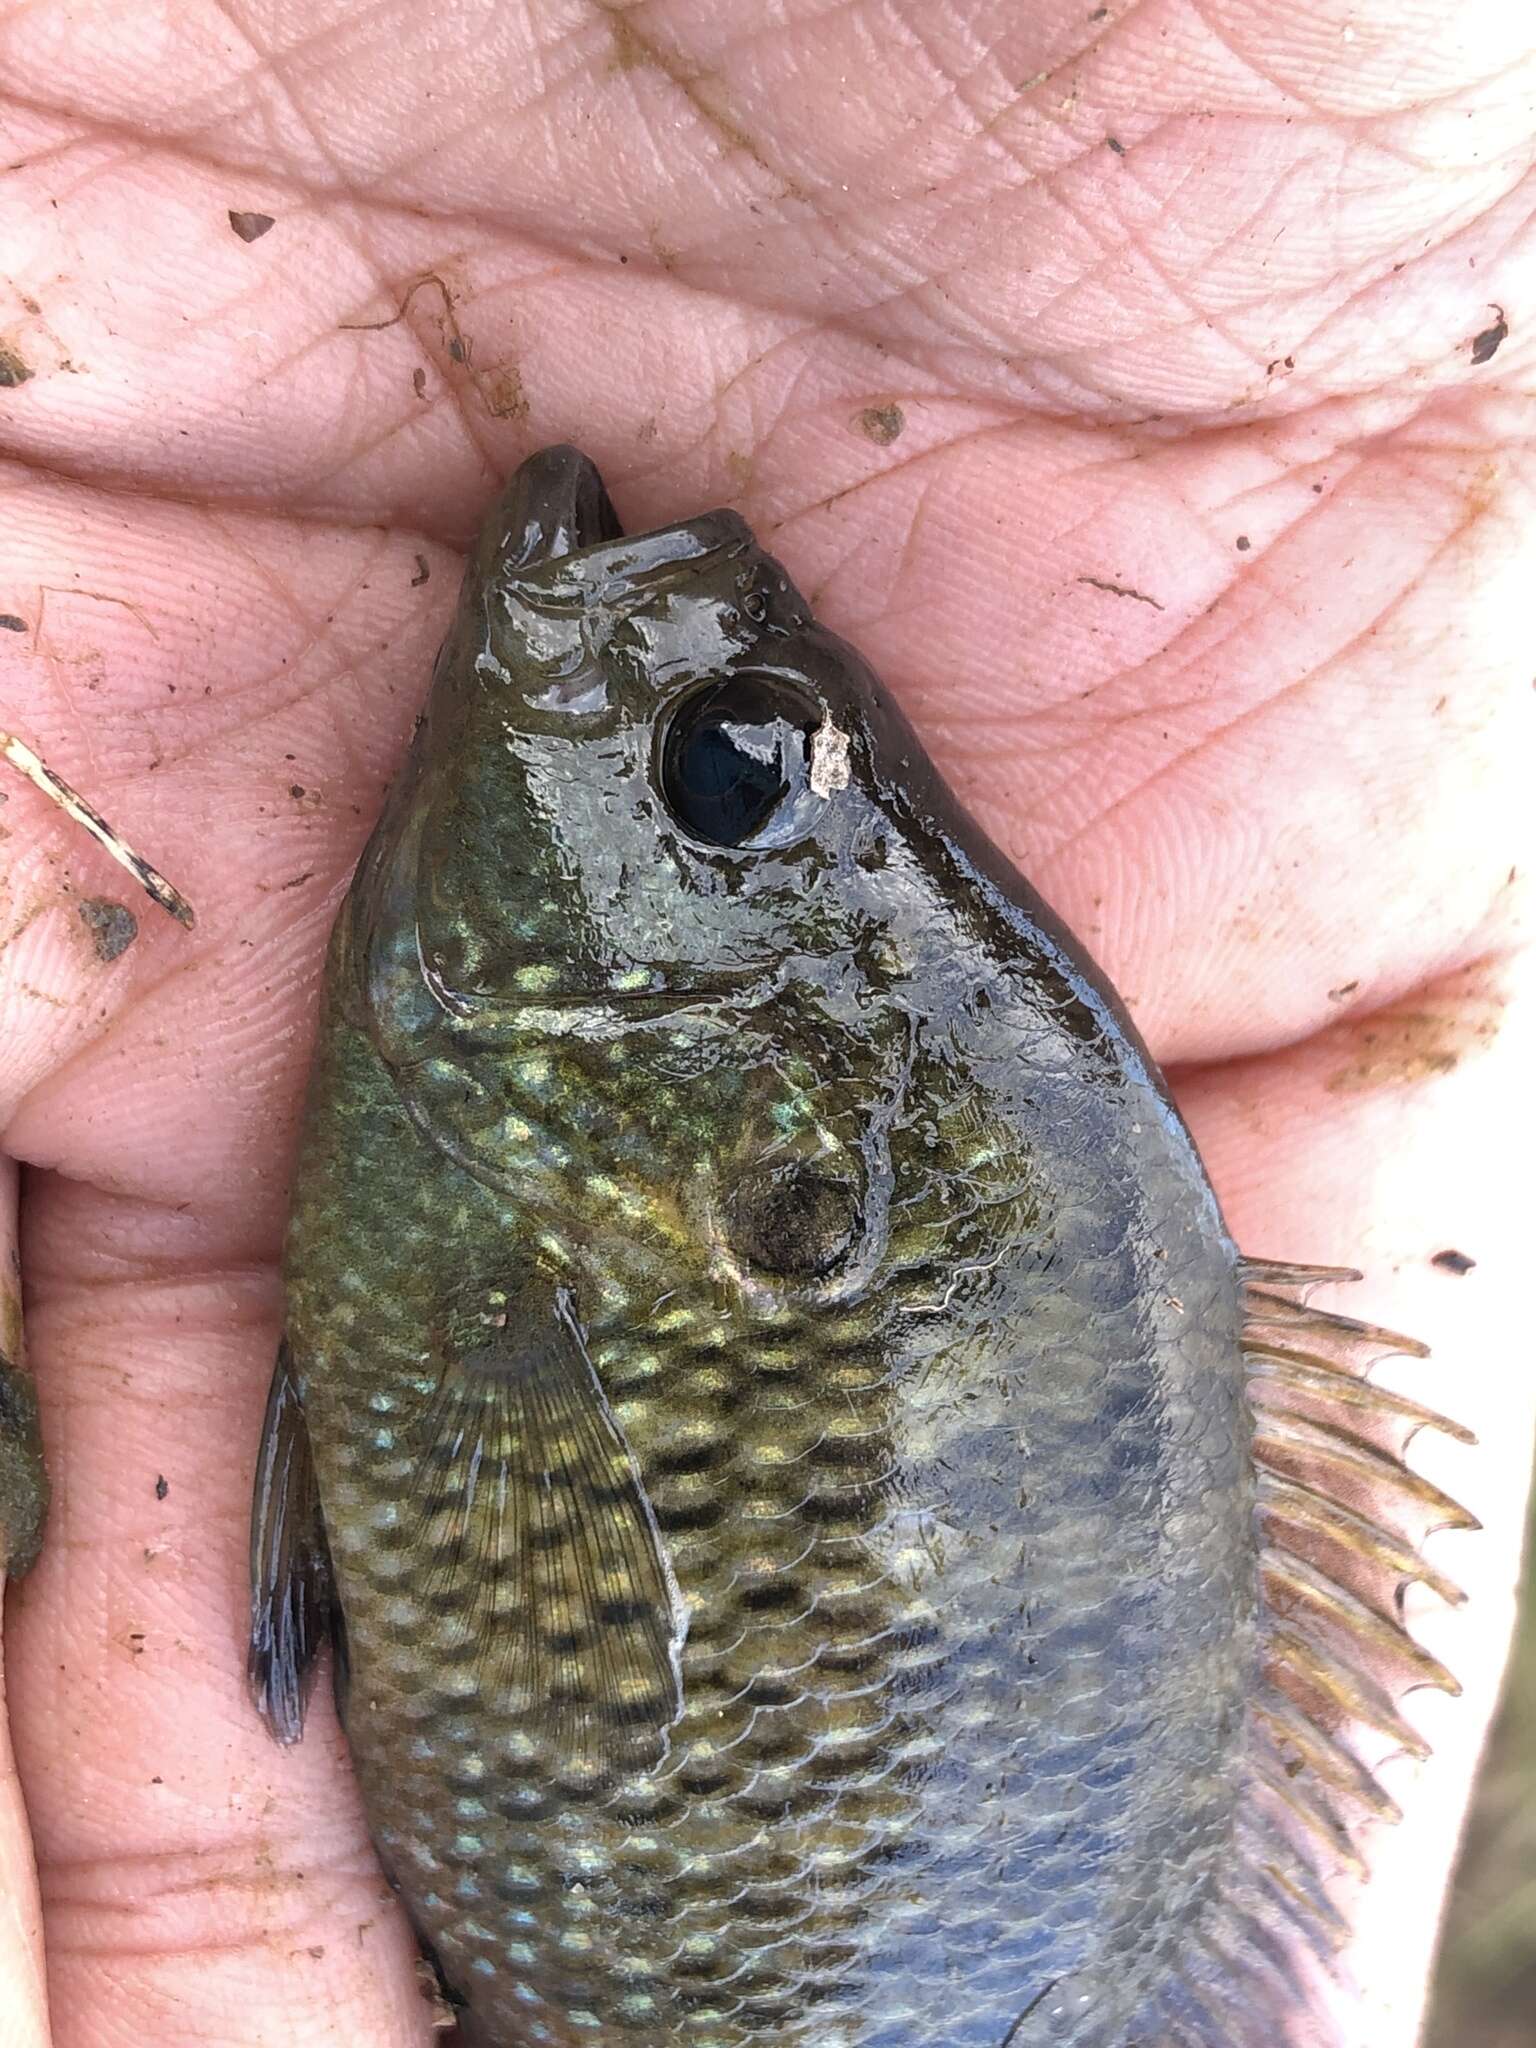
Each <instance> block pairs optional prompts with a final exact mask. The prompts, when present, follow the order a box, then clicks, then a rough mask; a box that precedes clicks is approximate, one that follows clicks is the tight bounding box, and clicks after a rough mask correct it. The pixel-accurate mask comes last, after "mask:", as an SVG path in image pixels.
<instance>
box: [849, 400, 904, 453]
mask: <svg viewBox="0 0 1536 2048" xmlns="http://www.w3.org/2000/svg"><path fill="white" fill-rule="evenodd" d="M853 424H854V426H855V427H856V428H857V429H858V431H859V432H860V433H861V434H862V435H864V437H865V439H866V440H869V441H873V442H874V444H875V446H876V447H877V448H889V447H890V445H891V443H892V442H893V441H894V440H895V439H896V437H897V435H898V434H900V433H901V432H902V431H903V429H904V428H905V426H906V424H907V416H906V414H905V413H904V412H903V411H902V409H901V407H900V406H899V405H866V406H865V407H864V409H863V410H862V411H861V412H856V413H855V414H854V416H853Z"/></svg>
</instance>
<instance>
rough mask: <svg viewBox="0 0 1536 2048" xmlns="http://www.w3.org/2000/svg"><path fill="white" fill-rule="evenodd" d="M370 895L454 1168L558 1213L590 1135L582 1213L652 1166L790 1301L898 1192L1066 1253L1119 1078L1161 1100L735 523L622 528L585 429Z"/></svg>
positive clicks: (777, 573)
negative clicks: (1066, 1227)
mask: <svg viewBox="0 0 1536 2048" xmlns="http://www.w3.org/2000/svg"><path fill="white" fill-rule="evenodd" d="M354 898H355V902H354V906H353V915H352V924H353V928H354V931H355V933H356V935H357V939H358V942H359V953H360V963H359V965H360V972H361V976H362V981H363V985H364V988H365V991H366V1005H367V1009H368V1012H369V1023H370V1029H371V1031H372V1034H373V1036H374V1038H375V1042H376V1043H377V1044H378V1045H379V1047H380V1050H381V1051H382V1052H383V1054H384V1056H385V1058H386V1061H387V1062H388V1064H389V1065H390V1066H391V1067H392V1069H393V1070H394V1072H395V1074H396V1077H397V1081H399V1080H400V1079H401V1077H402V1076H411V1077H414V1078H412V1079H409V1080H408V1081H403V1082H402V1083H401V1085H402V1086H403V1087H404V1088H405V1090H406V1092H407V1095H408V1099H409V1100H411V1101H412V1103H413V1104H414V1105H415V1107H416V1112H417V1113H418V1114H419V1116H420V1117H421V1118H422V1119H423V1120H424V1121H425V1122H426V1123H427V1124H429V1125H430V1127H431V1128H432V1129H433V1131H434V1133H435V1134H436V1135H437V1136H438V1137H439V1138H440V1140H441V1141H442V1142H444V1143H445V1144H450V1145H452V1146H455V1147H457V1152H456V1156H461V1157H463V1158H464V1159H465V1160H466V1162H470V1163H472V1170H473V1171H475V1172H476V1173H477V1174H479V1175H480V1176H481V1177H482V1178H486V1179H490V1180H494V1181H496V1182H497V1183H498V1184H501V1185H504V1186H506V1187H507V1188H508V1189H515V1190H516V1191H517V1192H518V1195H519V1198H520V1199H522V1200H524V1201H526V1202H529V1203H532V1202H533V1201H534V1200H535V1192H534V1191H535V1188H536V1186H537V1185H539V1184H542V1183H547V1182H550V1181H551V1180H552V1179H553V1180H554V1181H558V1183H559V1184H558V1186H553V1187H551V1190H550V1192H549V1195H548V1201H549V1203H550V1205H551V1206H553V1205H554V1204H555V1203H556V1202H569V1201H570V1200H571V1199H572V1196H571V1195H570V1184H569V1183H568V1182H566V1181H564V1180H562V1179H561V1178H560V1176H561V1175H563V1174H564V1173H565V1172H566V1167H565V1165H564V1162H565V1161H566V1160H567V1159H569V1158H572V1157H579V1158H580V1159H582V1160H583V1161H585V1162H586V1167H587V1178H586V1180H584V1181H583V1183H582V1185H581V1189H580V1197H579V1198H580V1200H581V1201H582V1202H584V1203H585V1202H590V1200H591V1190H592V1186H593V1185H594V1184H595V1183H596V1182H597V1181H599V1180H601V1181H602V1182H603V1183H604V1185H622V1184H627V1185H629V1186H630V1187H631V1188H634V1187H636V1186H638V1187H639V1189H640V1190H641V1194H642V1197H643V1201H642V1204H641V1206H643V1207H644V1209H645V1211H646V1213H647V1215H648V1217H649V1219H650V1222H651V1223H652V1224H654V1225H655V1227H656V1229H658V1230H660V1229H662V1227H663V1225H662V1224H661V1223H659V1222H657V1221H656V1219H657V1218H664V1219H666V1228H668V1229H675V1232H676V1234H677V1237H678V1240H679V1242H680V1243H682V1244H683V1245H684V1246H685V1247H686V1249H687V1251H688V1253H689V1254H690V1255H693V1254H695V1253H702V1255H703V1256H704V1257H705V1258H706V1259H711V1258H712V1259H714V1261H715V1264H716V1268H717V1270H718V1267H719V1264H720V1261H721V1260H722V1259H723V1260H725V1261H726V1263H727V1265H728V1267H729V1271H730V1273H731V1275H732V1276H733V1277H736V1278H738V1279H743V1278H750V1277H751V1276H752V1275H756V1276H758V1278H760V1279H761V1278H762V1276H764V1275H767V1276H769V1278H768V1279H767V1281H766V1282H765V1283H764V1284H766V1285H768V1286H770V1287H772V1286H777V1285H780V1284H782V1285H783V1286H787V1287H796V1286H801V1285H805V1284H814V1286H816V1287H818V1288H823V1289H841V1290H843V1291H844V1292H847V1291H850V1290H854V1291H856V1290H858V1289H861V1288H864V1287H866V1286H868V1285H869V1284H870V1283H871V1282H873V1281H874V1280H875V1279H877V1278H878V1277H879V1275H880V1273H881V1270H882V1267H888V1266H889V1264H890V1260H891V1258H892V1257H893V1256H894V1255H895V1254H894V1252H893V1242H894V1240H893V1235H892V1230H893V1225H892V1218H893V1217H894V1216H895V1215H896V1213H897V1211H898V1210H899V1211H900V1212H901V1213H902V1215H904V1216H905V1217H906V1218H907V1219H908V1220H909V1221H912V1220H913V1219H919V1220H920V1223H921V1233H922V1235H923V1238H924V1242H925V1243H928V1242H931V1244H932V1245H933V1246H934V1247H939V1248H942V1254H943V1256H944V1257H949V1256H951V1255H953V1254H954V1253H955V1252H956V1250H957V1248H959V1249H960V1250H964V1249H965V1248H966V1246H967V1244H968V1242H969V1240H968V1238H967V1235H966V1231H965V1230H963V1229H962V1230H957V1229H956V1227H955V1224H954V1217H955V1214H956V1212H957V1210H960V1209H965V1210H967V1212H968V1213H970V1214H971V1215H973V1216H974V1217H977V1218H984V1219H985V1227H984V1228H983V1225H982V1223H980V1222H978V1223H977V1225H976V1228H975V1230H974V1232H973V1233H972V1235H974V1236H975V1238H976V1242H977V1245H978V1246H979V1247H980V1249H979V1250H978V1253H977V1256H978V1257H980V1258H985V1257H986V1256H988V1255H989V1253H988V1245H989V1244H990V1242H991V1234H993V1233H995V1231H996V1229H997V1228H999V1227H1002V1226H1003V1225H1004V1224H1006V1227H1007V1228H1008V1229H1009V1230H1010V1231H1012V1232H1013V1233H1014V1234H1015V1235H1029V1236H1031V1237H1032V1238H1033V1240H1034V1241H1036V1242H1037V1243H1038V1244H1039V1246H1040V1256H1041V1258H1042V1260H1046V1259H1048V1258H1049V1255H1050V1248H1051V1241H1050V1233H1049V1229H1048V1223H1049V1218H1048V1216H1047V1214H1046V1210H1047V1208H1048V1206H1049V1205H1050V1203H1051V1201H1052V1199H1053V1195H1054V1192H1055V1191H1058V1190H1061V1189H1063V1188H1065V1187H1072V1188H1074V1189H1077V1188H1079V1187H1080V1184H1081V1183H1082V1181H1083V1179H1084V1175H1085V1172H1087V1171H1089V1169H1088V1168H1086V1167H1085V1165H1084V1160H1085V1158H1086V1157H1087V1156H1088V1155H1089V1150H1090V1148H1091V1146H1092V1144H1093V1142H1094V1139H1095V1134H1096V1133H1097V1132H1098V1131H1100V1129H1101V1128H1103V1127H1105V1126H1106V1124H1109V1125H1113V1124H1114V1123H1116V1122H1117V1121H1118V1123H1119V1125H1121V1126H1124V1125H1125V1124H1126V1122H1127V1117H1126V1115H1125V1112H1124V1101H1123V1093H1122V1091H1121V1089H1120V1088H1119V1086H1118V1084H1119V1083H1122V1082H1124V1081H1125V1080H1126V1079H1127V1078H1129V1079H1130V1081H1131V1083H1132V1085H1133V1086H1134V1087H1135V1088H1136V1089H1137V1090H1139V1091H1140V1092H1142V1093H1143V1094H1145V1093H1147V1092H1155V1091H1156V1090H1157V1089H1158V1088H1159V1087H1160V1084H1159V1083H1156V1082H1155V1081H1154V1080H1153V1079H1152V1078H1151V1077H1150V1075H1149V1072H1148V1068H1147V1065H1146V1063H1145V1060H1144V1057H1143V1054H1142V1052H1141V1049H1140V1046H1139V1041H1137V1040H1136V1038H1135V1035H1134V1032H1133V1030H1132V1028H1131V1026H1130V1024H1129V1021H1128V1020H1127V1019H1125V1018H1124V1016H1123V1013H1121V1012H1119V1010H1118V1006H1117V1005H1116V1004H1115V1001H1114V998H1113V996H1112V995H1111V994H1110V993H1109V992H1108V990H1107V989H1106V988H1105V987H1104V986H1103V984H1102V982H1100V981H1099V980H1098V979H1096V977H1095V976H1094V974H1093V972H1092V970H1091V968H1089V967H1087V966H1086V964H1085V963H1084V962H1083V961H1082V960H1081V958H1080V956H1078V955H1076V954H1074V952H1073V950H1072V946H1071V942H1070V941H1069V940H1068V939H1067V938H1066V936H1065V934H1063V933H1062V932H1061V931H1060V928H1059V927H1058V926H1056V925H1055V923H1054V920H1053V919H1052V918H1051V916H1050V913H1049V912H1048V911H1047V910H1046V908H1045V906H1044V905H1043V904H1041V903H1040V902H1039V900H1038V899H1037V898H1035V897H1034V895H1033V893H1032V892H1031V891H1030V890H1029V889H1028V887H1027V885H1026V884H1025V883H1024V882H1023V881H1022V879H1021V878H1020V877H1019V876H1018V874H1017V872H1016V871H1015V870H1014V869H1013V867H1012V866H1011V864H1009V863H1008V862H1007V861H1006V860H1005V859H1004V858H1003V856H1002V855H1001V854H1000V853H998V852H997V851H996V849H995V848H993V847H992V846H991V845H990V843H989V842H988V841H987V840H986V839H985V838H984V837H983V836H982V835H981V834H980V832H979V831H978V830H977V828H976V827H975V826H974V825H973V824H972V823H971V822H970V821H969V820H968V819H967V818H966V817H965V815H964V813H963V812H962V811H961V810H960V808H959V806H958V805H956V804H955V802H954V800H953V798H952V797H951V796H950V795H949V793H948V792H947V790H945V789H944V787H943V785H942V784H941V783H940V782H939V780H938V778H937V776H936V775H935V773H934V771H933V769H932V768H931V766H930V765H929V763H928V761H927V757H926V756H925V754H924V753H923V750H922V748H921V747H920V745H919V744H918V742H917V740H916V738H915V736H914V735H913V733H912V731H911V728H910V727H909V726H908V725H907V723H906V721H905V719H904V718H903V716H902V715H901V713H900V711H899V709H898V708H897V707H896V705H895V704H894V703H893V702H892V701H891V699H890V698H889V697H888V696H887V695H886V694H885V692H884V690H883V688H882V686H881V685H880V683H879V681H878V679H877V678H876V677H875V676H874V674H873V673H872V672H871V671H870V669H869V668H868V666H867V665H866V664H865V663H864V662H863V661H862V660H861V658H860V657H859V656H858V655H857V654H856V653H855V651H854V650H853V649H852V648H850V647H849V646H847V645H846V643H844V642H843V641H842V640H840V639H839V638H838V637H837V636H835V635H834V634H832V633H831V632H829V631H828V630H827V629H826V628H824V627H823V626H821V625H820V624H818V622H817V621H816V620H815V618H814V617H813V616H812V614H811V611H810V608H809V606H808V605H807V604H806V602H805V600H804V599H803V598H802V597H801V595H800V593H799V592H798V591H797V590H796V589H795V587H794V585H793V583H792V582H791V580H790V578H789V577H788V575H787V574H786V572H785V571H784V569H783V568H782V567H781V566H780V564H779V563H778V562H776V561H775V560H774V559H773V558H772V557H771V556H770V555H768V554H766V553H765V552H764V551H763V550H762V549H761V548H760V547H759V546H758V544H757V542H756V540H755V539H754V537H753V535H752V533H751V531H750V529H749V528H748V527H747V526H746V525H745V524H744V523H743V522H742V520H741V519H740V518H739V517H738V516H737V515H736V514H735V513H733V512H729V511H718V512H712V513H708V514H705V515H704V516H702V517H699V518H695V519H691V520H687V521H684V522H681V523H679V524H677V525H673V526H670V527H666V528H664V529H660V530H657V531H653V532H648V533H640V534H636V535H625V534H624V533H622V532H621V530H620V528H619V523H618V520H617V518H616V517H615V515H614V512H613V508H612V506H611V504H610V502H609V500H608V498H607V495H606V493H605V492H604V490H603V487H602V484H601V482H600V480H599V479H598V476H597V473H596V471H595V470H594V469H593V468H592V465H591V464H590V463H589V462H588V461H587V460H586V459H585V458H584V457H582V456H580V455H578V454H577V453H576V452H575V451H574V450H571V449H552V450H547V451H545V452H544V453H543V454H541V455H539V456H535V457H534V458H532V459H531V460H530V461H529V462H528V463H525V464H524V465H523V467H522V468H521V469H520V470H519V471H518V473H517V475H516V476H515V477H514V479H513V480H512V483H511V485H510V486H509V489H508V491H507V493H506V495H505V497H504V498H503V500H502V501H501V504H500V506H499V508H498V510H497V512H496V513H495V515H494V516H493V517H492V519H491V520H490V521H489V522H488V524H487V527H486V529H485V532H484V535H483V537H482V540H481V543H480V545H479V548H478V550H477V553H476V555H475V557H474V558H473V559H472V561H471V563H470V566H469V569H468V572H467V574H466V578H465V584H464V591H463V596H462V599H461V602H460V606H459V610H458V613H457V616H456V619H455V621H454V624H453V627H452V629H451V630H450V633H449V636H448V639H447V641H446V643H445V646H444V649H443V653H442V656H441V657H440V660H439V664H438V668H437V672H436V677H435V681H434V685H433V688H432V691H431V695H430V698H429V701H428V705H427V709H426V712H425V716H424V722H423V724H422V727H421V729H420V731H419V732H418V735H417V741H416V746H415V749H414V755H413V762H412V766H411V769H410V771H409V772H408V774H407V775H406V776H405V777H404V778H403V779H402V782H401V784H400V785H399V787H398V789H397V792H396V794H395V797H394V798H393V799H392V805H391V810H390V811H389V812H387V813H386V816H385V819H384V820H383V821H382V823H381V826H380V829H379V833H378V835H377V836H376V841H375V843H374V846H373V847H372V848H371V850H370V854H369V856H368V857H367V858H366V859H365V861H364V864H363V869H362V870H361V871H360V877H359V882H358V885H357V887H356V889H355V891H354ZM1106 1079H1107V1080H1108V1081H1109V1082H1110V1083H1111V1084H1112V1085H1111V1086H1110V1087H1108V1088H1107V1089H1106V1088H1105V1087H1103V1086H1102V1083H1103V1082H1104V1081H1105V1080H1106ZM476 1091H479V1092H478V1094H477V1093H476ZM1153 1107H1154V1109H1155V1107H1156V1105H1155V1104H1154V1105H1153ZM529 1130H535V1131H536V1133H537V1139H536V1141H532V1140H530V1141H527V1142H525V1141H524V1140H523V1139H522V1138H521V1137H519V1136H518V1135H517V1134H519V1133H524V1132H527V1131H529ZM599 1132H603V1133H606V1135H602V1136H600V1135H598V1133H599ZM509 1133H510V1134H511V1135H510V1136H509ZM541 1148H542V1149H541ZM626 1148H627V1149H626ZM550 1158H553V1159H555V1160H556V1161H557V1165H556V1168H555V1169H553V1172H551V1171H549V1170H546V1167H545V1165H544V1164H543V1163H542V1162H544V1161H546V1160H548V1159H550ZM1095 1170H1096V1171H1098V1172H1100V1173H1102V1174H1104V1175H1106V1176H1112V1175H1114V1174H1115V1173H1116V1172H1117V1171H1119V1169H1118V1168H1117V1166H1116V1164H1115V1158H1114V1151H1113V1148H1111V1149H1108V1150H1105V1151H1104V1152H1103V1153H1102V1164H1101V1165H1100V1166H1099V1167H1098V1168H1097V1169H1095ZM1122 1179H1123V1175H1122ZM956 1190H959V1191H960V1192H959V1193H957V1192H956ZM914 1227H917V1225H916V1223H914ZM628 1228H629V1226H628V1225H626V1229H628ZM635 1228H636V1229H638V1228H639V1226H638V1225H636V1226H635ZM934 1256H935V1257H938V1256H939V1252H938V1251H935V1253H934ZM923 1262H924V1263H926V1262H927V1254H926V1253H925V1254H924V1261H923Z"/></svg>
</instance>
